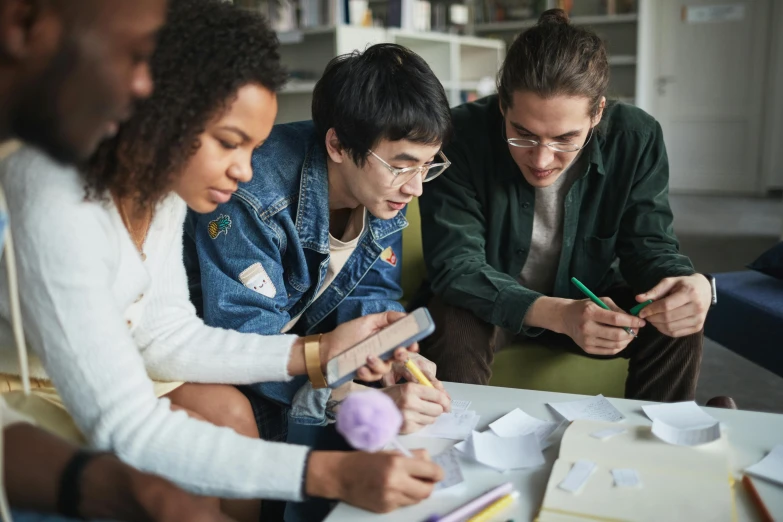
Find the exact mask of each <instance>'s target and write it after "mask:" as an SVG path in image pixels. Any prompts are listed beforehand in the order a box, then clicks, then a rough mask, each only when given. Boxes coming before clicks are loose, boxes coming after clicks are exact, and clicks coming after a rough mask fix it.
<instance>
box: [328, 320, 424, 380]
mask: <svg viewBox="0 0 783 522" xmlns="http://www.w3.org/2000/svg"><path fill="white" fill-rule="evenodd" d="M418 331H419V325H418V322H417V321H416V317H414V315H413V314H410V315H407V316H406V317H404V318H403V319H400V320H399V321H397V322H396V323H392V324H391V325H389V326H388V327H386V328H384V329H383V330H381V331H380V332H378V333H376V334H374V335H372V336H370V337H368V338H367V339H365V340H364V341H362V342H360V343H359V344H357V345H356V346H354V347H353V348H351V349H349V350H347V351H346V352H343V353H341V354H340V355H338V356H337V371H338V375H339V376H340V377H342V376H343V375H347V374H349V373H351V372H353V371H354V370H356V369H357V368H360V367H361V366H364V365H365V364H367V357H369V356H370V355H376V356H380V355H382V354H383V353H386V352H388V351H389V350H393V349H395V348H399V347H400V346H402V345H403V343H404V342H405V341H407V340H408V339H410V338H411V337H413V336H414V335H416V333H417V332H418Z"/></svg>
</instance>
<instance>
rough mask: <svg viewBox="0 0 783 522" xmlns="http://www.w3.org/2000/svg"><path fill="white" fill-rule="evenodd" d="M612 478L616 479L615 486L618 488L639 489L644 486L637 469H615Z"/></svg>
mask: <svg viewBox="0 0 783 522" xmlns="http://www.w3.org/2000/svg"><path fill="white" fill-rule="evenodd" d="M612 478H614V485H615V487H617V488H638V487H641V485H642V481H641V479H640V478H639V473H638V472H637V471H636V470H635V469H628V468H620V469H613V470H612Z"/></svg>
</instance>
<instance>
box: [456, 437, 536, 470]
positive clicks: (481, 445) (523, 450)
mask: <svg viewBox="0 0 783 522" xmlns="http://www.w3.org/2000/svg"><path fill="white" fill-rule="evenodd" d="M454 449H455V450H458V451H460V452H462V453H463V454H464V455H465V456H467V457H469V458H471V459H473V460H475V461H476V462H478V463H480V464H484V465H485V466H489V467H490V468H493V469H496V470H498V471H507V470H509V469H521V468H532V467H535V466H540V465H542V464H543V463H544V454H543V453H542V452H541V447H540V446H539V444H538V437H536V434H535V433H528V434H526V435H518V436H516V437H499V436H498V435H497V434H495V433H494V432H493V431H491V430H487V431H484V432H478V431H474V432H473V433H472V435H471V436H470V438H468V439H467V440H464V441H462V442H460V443H459V444H456V445H455V446H454Z"/></svg>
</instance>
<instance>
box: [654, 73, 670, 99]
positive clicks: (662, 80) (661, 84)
mask: <svg viewBox="0 0 783 522" xmlns="http://www.w3.org/2000/svg"><path fill="white" fill-rule="evenodd" d="M670 83H674V76H659V77H658V78H657V79H656V80H655V85H656V88H657V89H658V96H666V86H667V85H668V84H670Z"/></svg>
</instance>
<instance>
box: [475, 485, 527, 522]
mask: <svg viewBox="0 0 783 522" xmlns="http://www.w3.org/2000/svg"><path fill="white" fill-rule="evenodd" d="M517 496H519V493H517V492H516V491H513V492H511V493H509V494H508V495H506V496H503V497H500V498H499V499H498V500H496V501H495V502H493V503H492V504H490V505H488V506H487V507H485V508H484V509H482V510H481V511H479V512H478V513H476V514H475V515H473V516H472V517H470V518H469V519H468V522H487V521H488V520H491V519H492V517H494V516H495V515H497V514H499V513H500V512H502V511H503V510H504V509H506V508H508V507H509V506H510V505H511V504H512V503H513V502H514V499H516V498H517Z"/></svg>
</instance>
